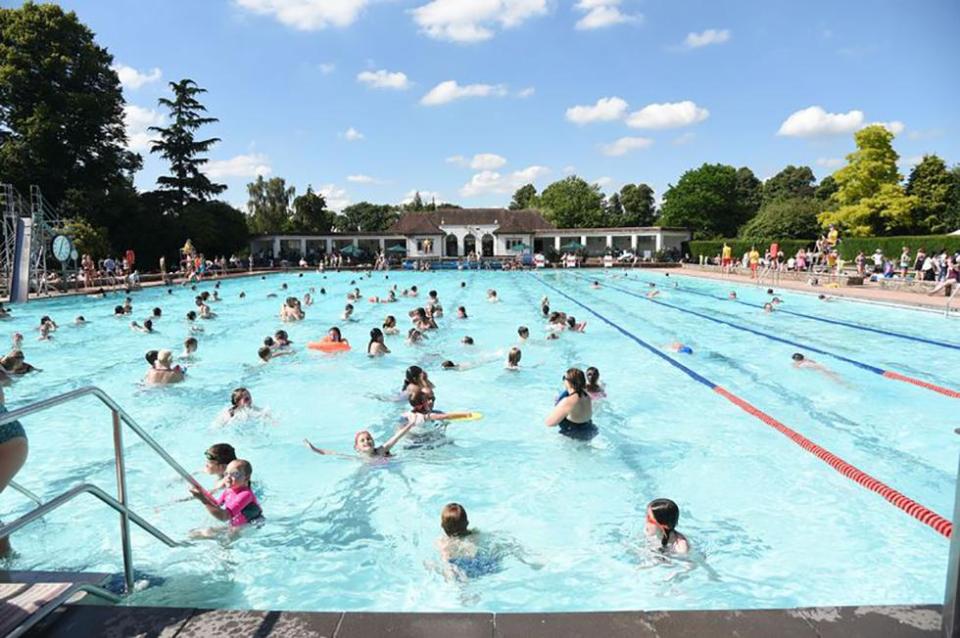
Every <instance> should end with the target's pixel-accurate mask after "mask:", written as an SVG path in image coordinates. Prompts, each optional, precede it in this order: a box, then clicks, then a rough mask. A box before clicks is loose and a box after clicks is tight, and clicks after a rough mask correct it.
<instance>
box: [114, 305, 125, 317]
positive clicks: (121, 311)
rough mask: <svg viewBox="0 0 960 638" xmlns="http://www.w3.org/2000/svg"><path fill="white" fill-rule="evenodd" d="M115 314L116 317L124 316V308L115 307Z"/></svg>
mask: <svg viewBox="0 0 960 638" xmlns="http://www.w3.org/2000/svg"><path fill="white" fill-rule="evenodd" d="M113 314H115V315H122V314H123V306H115V307H114V309H113Z"/></svg>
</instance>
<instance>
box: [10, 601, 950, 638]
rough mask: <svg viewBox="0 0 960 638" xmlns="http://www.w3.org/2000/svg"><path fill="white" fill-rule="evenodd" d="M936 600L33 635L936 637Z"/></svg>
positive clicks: (354, 618)
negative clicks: (909, 603) (926, 603)
mask: <svg viewBox="0 0 960 638" xmlns="http://www.w3.org/2000/svg"><path fill="white" fill-rule="evenodd" d="M940 612H941V608H940V607H939V606H936V605H930V606H896V607H816V608H806V609H784V610H753V611H682V612H602V613H569V614H535V613H534V614H459V613H437V614H420V613H403V614H399V613H398V614H393V613H361V612H347V613H305V612H288V611H283V612H280V611H229V610H203V609H189V608H176V607H108V606H99V605H72V606H68V607H65V608H63V609H62V610H60V612H58V613H57V614H54V615H52V616H51V617H50V618H48V619H47V620H46V621H44V622H43V623H41V624H40V625H38V626H37V627H35V628H34V629H33V630H32V631H30V632H29V633H28V634H27V636H30V637H31V638H39V637H44V638H86V637H87V636H91V637H92V636H98V637H99V636H104V637H117V638H120V637H124V638H126V637H129V636H144V637H147V636H150V637H157V638H187V637H193V636H226V637H228V638H246V637H250V638H266V637H267V636H273V637H276V638H308V637H321V636H322V637H325V638H360V637H368V636H394V637H396V638H420V637H422V638H514V637H516V638H580V637H583V638H594V637H602V638H703V637H713V636H736V637H738V638H767V637H773V636H776V637H777V638H832V637H838V638H877V637H883V638H919V637H926V638H932V637H934V636H940V635H941V634H940Z"/></svg>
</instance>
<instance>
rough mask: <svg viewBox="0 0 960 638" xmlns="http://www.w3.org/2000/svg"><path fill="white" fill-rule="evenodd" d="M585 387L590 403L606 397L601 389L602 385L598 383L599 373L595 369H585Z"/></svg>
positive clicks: (602, 388)
mask: <svg viewBox="0 0 960 638" xmlns="http://www.w3.org/2000/svg"><path fill="white" fill-rule="evenodd" d="M585 376H586V378H587V385H586V386H584V388H585V389H586V391H587V396H589V397H590V400H591V401H596V400H597V399H603V398H605V397H606V396H607V392H606V390H605V389H604V387H603V384H602V383H600V371H599V370H597V369H596V368H595V367H593V366H590V367H589V368H587V371H586V374H585Z"/></svg>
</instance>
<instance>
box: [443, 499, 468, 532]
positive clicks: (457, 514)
mask: <svg viewBox="0 0 960 638" xmlns="http://www.w3.org/2000/svg"><path fill="white" fill-rule="evenodd" d="M469 525H470V521H469V520H468V519H467V510H465V509H463V505H460V504H459V503H447V504H446V505H444V506H443V511H442V512H440V527H441V528H443V532H444V533H445V534H446V535H447V536H466V535H467V534H469V533H470V530H468V529H467V527H468V526H469Z"/></svg>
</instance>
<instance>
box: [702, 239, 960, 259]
mask: <svg viewBox="0 0 960 638" xmlns="http://www.w3.org/2000/svg"><path fill="white" fill-rule="evenodd" d="M724 241H726V243H727V244H728V245H729V246H730V247H731V248H733V257H734V259H739V258H741V257H743V253H745V252H748V251H749V250H750V247H751V246H756V247H757V250H759V251H760V252H761V254H762V253H763V252H764V251H765V250H766V249H767V248H769V246H770V244H771V243H772V242H774V241H776V240H773V239H762V240H761V239H758V240H755V241H754V240H749V239H726V240H724V239H710V240H695V241H690V242H687V247H686V248H685V249H684V250H685V252H687V253H689V254H690V256H691V257H692V258H693V261H699V260H700V255H703V256H704V257H707V258H710V259H712V258H714V257H716V256H717V255H719V254H720V250H721V248H722V247H723V243H724ZM778 243H779V244H780V250H782V251H783V252H784V254H785V255H786V256H787V257H793V256H794V255H795V254H796V253H797V251H798V250H800V249H801V248H806V249H807V250H812V249H813V248H814V245H815V244H816V240H815V239H810V240H804V239H783V240H780V241H779V242H778ZM904 246H907V247H908V248H909V249H910V255H911V256H916V254H917V249H918V248H921V247H922V248H925V249H926V250H927V252H928V253H929V252H930V251H939V250H940V249H942V248H946V249H947V250H948V251H949V252H950V253H955V252H957V251H958V250H960V235H915V236H902V237H842V236H841V241H840V246H839V248H840V257H841V258H843V259H846V260H848V261H849V260H852V259H853V258H854V257H856V256H857V253H858V252H859V251H861V250H862V251H863V254H865V255H868V256H869V255H872V254H873V251H875V250H876V249H877V248H880V249H881V250H883V254H884V255H886V256H887V257H890V258H892V259H896V258H897V257H899V256H900V251H901V250H903V247H904Z"/></svg>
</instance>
